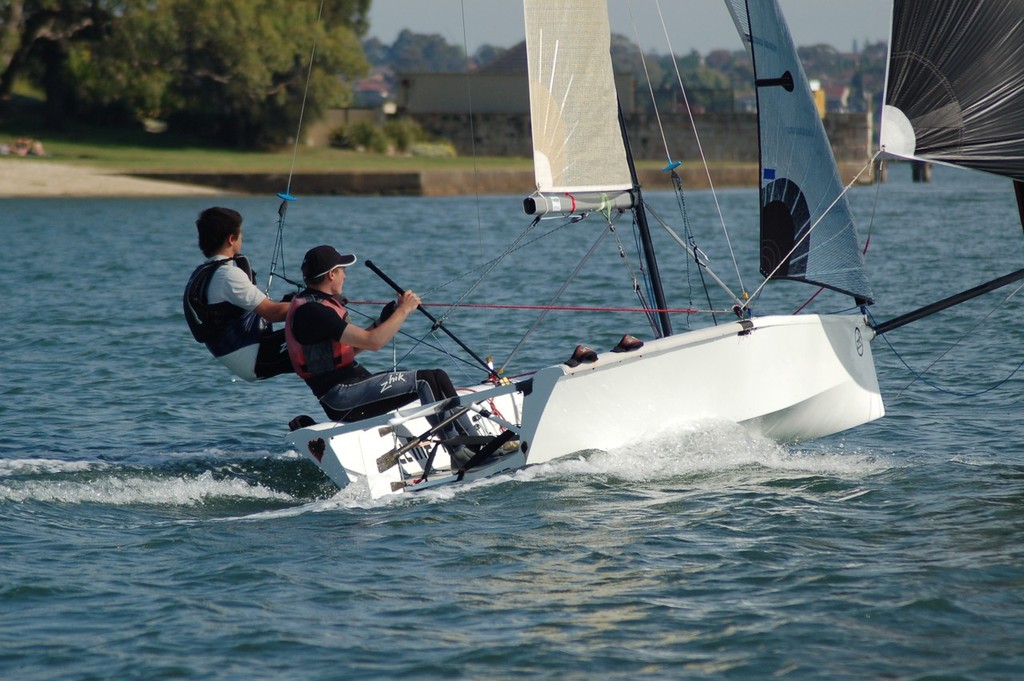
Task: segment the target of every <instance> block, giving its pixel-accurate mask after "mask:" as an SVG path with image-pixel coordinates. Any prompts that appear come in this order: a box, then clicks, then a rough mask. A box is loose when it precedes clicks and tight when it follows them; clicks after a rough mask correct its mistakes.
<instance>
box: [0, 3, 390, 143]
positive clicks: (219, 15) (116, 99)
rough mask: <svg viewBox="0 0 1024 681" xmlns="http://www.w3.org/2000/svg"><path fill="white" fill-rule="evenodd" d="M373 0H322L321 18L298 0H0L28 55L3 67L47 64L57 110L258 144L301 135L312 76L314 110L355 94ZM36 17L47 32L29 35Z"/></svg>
mask: <svg viewBox="0 0 1024 681" xmlns="http://www.w3.org/2000/svg"><path fill="white" fill-rule="evenodd" d="M369 5H370V0H326V2H325V3H324V5H323V11H322V13H319V8H320V5H319V3H317V2H312V1H309V2H295V1H294V0H248V1H247V2H237V1H236V0H74V1H72V0H34V1H33V0H0V10H2V11H3V12H4V14H3V16H4V18H5V24H4V27H3V29H4V30H3V31H2V32H0V35H2V36H4V37H3V38H2V39H5V40H8V42H7V43H4V44H5V45H7V44H10V40H9V39H8V38H7V37H6V36H7V35H8V34H9V33H10V31H9V30H8V29H9V24H8V23H7V22H10V21H11V20H13V19H16V18H19V17H20V25H21V26H22V29H21V35H22V38H21V39H20V41H19V43H18V44H19V45H21V48H20V49H21V52H16V51H15V52H11V51H10V50H9V49H8V51H7V52H4V53H3V54H11V55H13V56H12V57H11V58H10V62H11V63H15V65H16V66H18V68H17V69H11V68H10V65H9V66H8V68H7V70H6V72H7V73H12V74H14V75H17V74H18V73H25V71H24V69H25V68H27V66H28V65H29V62H30V61H31V62H34V63H37V64H42V65H43V68H42V69H41V71H42V73H43V77H42V78H41V80H42V81H43V83H44V85H45V86H46V94H47V105H48V107H49V108H51V109H55V110H60V113H61V115H64V114H72V115H76V116H79V117H83V116H84V117H91V118H92V119H102V120H104V121H114V122H122V121H125V120H136V119H139V118H146V117H158V118H163V119H166V120H167V121H169V122H170V123H171V124H172V125H173V126H176V127H178V128H179V129H183V130H190V131H196V132H201V133H203V134H205V135H207V136H210V137H213V138H215V139H217V140H218V141H221V142H223V143H227V144H232V145H236V146H253V145H258V144H273V143H277V142H281V141H284V140H286V139H287V137H288V135H290V134H294V133H295V130H296V129H297V126H298V118H299V112H300V110H301V108H302V106H303V97H304V94H305V89H306V80H307V74H308V76H309V91H308V98H307V99H306V103H305V107H306V114H307V115H309V116H310V117H313V116H315V115H316V114H317V113H318V112H319V111H320V110H322V109H323V108H325V107H331V106H338V105H341V104H344V103H345V102H346V101H347V99H348V98H349V97H350V96H351V92H350V90H349V89H348V87H347V86H346V85H345V82H344V81H345V80H352V79H354V78H356V77H358V76H361V75H362V74H364V73H365V72H366V70H367V65H366V61H365V59H364V57H363V52H362V48H361V46H360V44H359V36H360V35H362V34H363V33H365V32H366V29H367V26H368V25H367V19H366V15H367V12H368V11H369ZM86 8H88V9H89V11H88V12H86V11H85V10H86ZM44 19H46V20H47V21H44ZM40 24H42V25H44V26H48V28H46V29H45V30H43V29H36V30H35V32H33V31H32V30H30V29H31V27H33V26H38V25H40ZM73 29H74V32H72V30H73ZM86 29H88V30H86ZM32 36H35V37H34V38H33V37H32ZM30 38H31V40H32V42H33V45H34V46H33V47H25V46H26V45H28V43H29V42H30V41H29V39H30ZM314 43H315V44H316V54H315V60H314V64H313V68H312V70H311V71H310V64H309V61H310V56H311V52H312V50H313V45H314ZM44 48H45V49H44ZM18 55H24V56H23V57H22V58H23V59H24V63H22V64H21V65H18V64H17V63H16V62H17V58H18ZM13 77H14V76H13V75H10V76H9V79H10V80H13ZM8 87H9V85H8ZM62 90H63V92H64V93H66V96H61V95H62Z"/></svg>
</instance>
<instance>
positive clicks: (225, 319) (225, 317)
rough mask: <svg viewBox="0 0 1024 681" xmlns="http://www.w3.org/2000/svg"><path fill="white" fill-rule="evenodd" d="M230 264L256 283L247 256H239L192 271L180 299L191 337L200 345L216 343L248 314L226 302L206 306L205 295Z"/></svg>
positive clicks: (213, 262) (220, 260)
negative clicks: (216, 277) (213, 281)
mask: <svg viewBox="0 0 1024 681" xmlns="http://www.w3.org/2000/svg"><path fill="white" fill-rule="evenodd" d="M229 262H234V263H235V264H236V265H237V266H238V267H239V269H241V270H242V271H243V272H245V274H246V276H248V277H249V281H251V282H252V283H253V284H255V283H256V274H255V273H254V272H253V271H252V266H251V265H250V264H249V259H248V258H246V257H245V256H244V255H236V256H235V257H233V258H220V259H218V260H213V261H211V262H204V263H203V264H202V265H200V266H199V267H197V268H195V269H194V270H193V271H192V275H191V276H190V277H189V278H188V283H187V284H186V285H185V293H184V295H183V296H182V299H181V302H182V307H183V308H184V310H185V321H186V322H188V328H189V330H190V331H191V332H192V337H193V338H195V339H196V341H198V342H200V343H210V342H212V341H215V340H217V338H219V337H220V336H221V335H222V334H223V333H224V331H225V330H227V328H228V327H230V326H231V325H232V324H233V323H234V322H236V321H238V320H239V319H241V318H242V317H243V316H244V315H245V313H246V311H245V310H243V309H242V308H240V307H238V306H237V305H232V304H231V303H229V302H226V301H225V302H220V303H214V304H212V305H211V304H210V303H208V302H206V292H207V290H209V288H210V280H211V279H212V278H213V274H214V272H216V271H217V268H218V267H221V266H222V265H226V264H227V263H229Z"/></svg>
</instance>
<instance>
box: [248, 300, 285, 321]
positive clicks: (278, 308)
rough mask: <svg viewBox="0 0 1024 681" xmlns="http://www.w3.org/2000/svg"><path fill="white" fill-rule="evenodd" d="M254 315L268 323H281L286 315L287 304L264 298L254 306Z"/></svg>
mask: <svg viewBox="0 0 1024 681" xmlns="http://www.w3.org/2000/svg"><path fill="white" fill-rule="evenodd" d="M256 314H258V315H259V316H261V317H263V318H264V319H266V320H267V321H268V322H283V321H284V318H285V317H286V316H287V315H288V303H285V302H277V301H276V300H271V299H270V298H266V299H264V301H263V302H262V303H260V304H259V305H257V306H256Z"/></svg>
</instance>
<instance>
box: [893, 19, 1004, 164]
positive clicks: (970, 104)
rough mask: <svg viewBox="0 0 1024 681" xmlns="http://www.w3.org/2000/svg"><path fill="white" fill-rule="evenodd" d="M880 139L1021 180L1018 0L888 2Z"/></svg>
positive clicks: (917, 155)
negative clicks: (889, 28)
mask: <svg viewBox="0 0 1024 681" xmlns="http://www.w3.org/2000/svg"><path fill="white" fill-rule="evenodd" d="M889 50H890V53H889V67H888V76H887V78H886V87H885V106H884V108H883V110H882V128H881V146H882V149H883V150H884V151H885V152H886V153H888V154H892V155H895V156H901V157H905V158H914V159H921V160H926V161H935V162H939V163H947V164H952V165H958V166H962V167H966V168H972V169H975V170H983V171H987V172H990V173H995V174H997V175H1003V176H1005V177H1010V178H1013V179H1015V180H1017V181H1018V182H1022V181H1024V0H985V1H984V2H981V1H979V0H943V1H942V2H935V0H894V3H893V21H892V40H891V42H890V46H889Z"/></svg>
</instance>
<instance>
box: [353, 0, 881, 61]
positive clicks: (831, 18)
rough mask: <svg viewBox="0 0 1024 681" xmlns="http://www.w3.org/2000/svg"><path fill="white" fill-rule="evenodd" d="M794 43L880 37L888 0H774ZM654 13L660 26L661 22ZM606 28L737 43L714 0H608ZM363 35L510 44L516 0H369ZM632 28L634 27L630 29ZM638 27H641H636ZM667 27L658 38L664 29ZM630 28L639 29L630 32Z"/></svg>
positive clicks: (666, 45)
mask: <svg viewBox="0 0 1024 681" xmlns="http://www.w3.org/2000/svg"><path fill="white" fill-rule="evenodd" d="M779 4H780V6H781V7H782V11H783V13H784V14H785V15H786V19H787V21H788V22H789V27H790V32H791V33H792V34H793V40H794V42H796V44H797V46H798V47H802V46H805V45H815V44H818V43H826V44H829V45H832V46H833V47H835V48H836V49H839V50H842V51H847V50H850V49H852V47H853V43H854V41H857V44H858V45H863V44H864V42H865V41H870V42H877V41H880V40H887V35H888V32H889V11H890V7H891V6H892V0H852V1H851V0H779ZM659 6H660V16H661V17H663V18H664V23H665V27H666V28H662V21H661V19H660V18H659ZM608 8H609V14H610V16H611V21H612V31H613V32H614V33H621V34H623V35H625V36H627V37H629V38H630V39H631V40H633V42H636V43H639V44H640V45H641V47H642V48H643V49H644V51H645V52H657V53H659V54H668V53H669V52H672V53H673V54H677V55H683V54H688V53H689V52H690V51H691V50H697V52H699V53H700V54H707V53H708V52H710V51H711V50H713V49H717V48H725V49H730V50H738V49H741V45H740V42H739V38H738V37H737V35H736V29H735V28H734V26H733V23H732V20H731V19H730V18H729V14H728V11H727V10H726V8H725V3H724V2H722V0H608ZM369 19H370V31H369V33H368V36H367V37H371V38H378V39H379V40H380V41H381V42H384V43H386V44H391V43H393V42H394V41H395V38H397V37H398V34H399V32H401V31H402V30H403V29H405V28H408V29H409V30H411V31H414V32H415V33H425V34H433V33H439V34H441V35H442V36H443V37H444V38H445V40H447V41H448V42H449V43H451V44H453V45H462V46H464V47H466V48H467V51H468V52H469V53H470V54H472V53H473V52H475V51H476V49H477V48H478V47H480V45H484V44H490V45H494V46H496V47H511V46H513V45H515V44H516V43H518V42H519V41H521V40H522V39H523V32H524V31H523V9H522V3H521V2H517V1H516V0H372V4H371V7H370V17H369ZM635 27H637V28H635ZM640 27H642V28H640ZM666 30H667V32H668V38H667V39H666V36H665V33H666ZM638 32H639V33H640V36H639V37H638V35H637V34H638Z"/></svg>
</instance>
